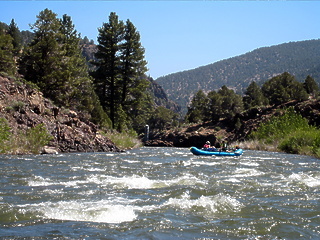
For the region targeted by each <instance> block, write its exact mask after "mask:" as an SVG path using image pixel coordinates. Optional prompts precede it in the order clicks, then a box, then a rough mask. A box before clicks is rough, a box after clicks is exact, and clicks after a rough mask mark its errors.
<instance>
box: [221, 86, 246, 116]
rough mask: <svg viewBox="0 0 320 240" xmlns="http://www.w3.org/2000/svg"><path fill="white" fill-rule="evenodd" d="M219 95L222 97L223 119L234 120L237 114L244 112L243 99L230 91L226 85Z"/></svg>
mask: <svg viewBox="0 0 320 240" xmlns="http://www.w3.org/2000/svg"><path fill="white" fill-rule="evenodd" d="M218 94H220V95H221V97H222V104H221V111H222V112H223V114H222V116H221V117H224V118H232V117H234V116H235V115H236V114H238V113H241V112H242V111H243V109H244V108H243V102H242V97H241V96H240V95H238V94H236V93H235V92H234V91H233V90H232V89H228V88H227V87H226V86H225V85H224V86H222V87H221V89H220V90H219V91H218Z"/></svg>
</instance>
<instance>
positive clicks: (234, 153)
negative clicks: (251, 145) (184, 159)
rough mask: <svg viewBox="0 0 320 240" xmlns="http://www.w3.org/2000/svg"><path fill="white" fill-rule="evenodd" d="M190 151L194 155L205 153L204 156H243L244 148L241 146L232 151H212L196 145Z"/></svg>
mask: <svg viewBox="0 0 320 240" xmlns="http://www.w3.org/2000/svg"><path fill="white" fill-rule="evenodd" d="M190 151H191V152H192V153H193V154H194V155H204V156H241V155H242V153H243V150H242V149H241V148H240V149H237V150H235V151H232V152H224V151H210V150H204V149H199V148H196V147H191V148H190Z"/></svg>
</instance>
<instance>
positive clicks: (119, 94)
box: [93, 12, 148, 130]
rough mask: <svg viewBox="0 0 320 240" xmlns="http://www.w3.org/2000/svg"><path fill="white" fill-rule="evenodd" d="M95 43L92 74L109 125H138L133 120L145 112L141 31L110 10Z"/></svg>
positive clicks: (145, 85)
mask: <svg viewBox="0 0 320 240" xmlns="http://www.w3.org/2000/svg"><path fill="white" fill-rule="evenodd" d="M98 43H99V45H98V52H97V53H96V54H95V57H96V58H97V59H98V60H97V61H95V62H94V65H95V66H96V67H97V68H96V71H95V72H94V73H93V76H94V78H95V86H96V91H97V93H98V96H99V98H100V100H101V103H102V105H103V107H104V109H105V110H106V112H107V113H108V114H109V116H110V119H111V121H112V127H113V128H117V129H118V130H124V129H126V128H130V127H131V126H133V125H135V126H138V125H140V123H139V124H135V123H134V122H135V119H136V117H137V116H138V115H141V114H147V112H148V111H144V110H143V109H142V108H143V107H142V106H144V105H145V104H144V102H146V101H148V97H147V95H146V94H145V92H146V90H147V87H148V81H147V80H146V77H145V75H144V74H145V72H146V71H147V68H146V64H147V63H146V61H145V60H144V48H143V47H142V46H141V43H140V35H139V33H138V32H137V30H136V28H135V27H134V25H133V24H132V23H131V22H130V21H129V20H127V22H126V24H124V23H123V21H121V20H119V18H118V16H117V15H116V13H114V12H112V13H111V14H110V16H109V22H108V23H103V25H102V27H101V28H99V36H98ZM139 122H141V121H139Z"/></svg>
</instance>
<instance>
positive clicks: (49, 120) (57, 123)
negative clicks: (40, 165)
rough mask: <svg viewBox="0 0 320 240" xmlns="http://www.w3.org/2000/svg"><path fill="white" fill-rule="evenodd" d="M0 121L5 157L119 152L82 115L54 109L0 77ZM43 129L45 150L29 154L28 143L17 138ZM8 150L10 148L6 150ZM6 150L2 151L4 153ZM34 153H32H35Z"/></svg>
mask: <svg viewBox="0 0 320 240" xmlns="http://www.w3.org/2000/svg"><path fill="white" fill-rule="evenodd" d="M0 119H2V120H3V121H4V122H6V124H7V126H8V129H4V131H8V133H9V135H8V136H7V134H6V132H4V133H5V134H4V136H5V137H4V138H3V139H1V134H0V141H2V144H1V146H0V152H3V151H4V150H5V151H6V153H8V154H27V153H41V152H42V153H53V152H119V151H121V150H120V148H119V147H118V146H116V145H115V144H114V142H112V141H111V139H110V138H108V136H107V134H106V133H104V132H103V131H101V129H99V127H98V126H97V125H95V124H94V123H92V122H90V121H89V119H88V116H86V114H85V113H79V112H75V111H72V110H70V109H65V108H60V107H58V106H55V105H54V104H53V103H52V102H51V101H50V100H49V99H46V98H44V97H43V95H42V93H41V92H40V91H38V90H37V89H36V88H35V87H34V86H31V85H30V84H28V83H25V82H23V80H19V79H14V78H10V77H4V76H3V75H0ZM38 125H43V126H44V128H45V130H46V133H47V134H48V135H50V136H51V140H50V141H48V144H46V147H43V146H42V147H41V148H40V147H39V149H37V150H34V151H31V150H30V149H31V147H32V142H31V141H29V140H25V139H24V140H23V141H22V139H21V138H20V137H19V136H23V135H27V131H28V130H29V129H34V128H35V127H36V126H38ZM8 146H9V147H10V148H9V149H8ZM4 147H6V149H4ZM35 151H36V152H35Z"/></svg>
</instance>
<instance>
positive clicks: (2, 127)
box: [0, 118, 11, 153]
mask: <svg viewBox="0 0 320 240" xmlns="http://www.w3.org/2000/svg"><path fill="white" fill-rule="evenodd" d="M10 135H11V132H10V127H9V124H8V121H7V120H6V119H5V118H0V153H4V152H6V151H7V144H6V141H8V140H9V137H10Z"/></svg>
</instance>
